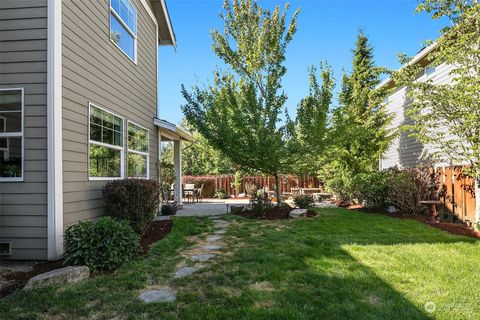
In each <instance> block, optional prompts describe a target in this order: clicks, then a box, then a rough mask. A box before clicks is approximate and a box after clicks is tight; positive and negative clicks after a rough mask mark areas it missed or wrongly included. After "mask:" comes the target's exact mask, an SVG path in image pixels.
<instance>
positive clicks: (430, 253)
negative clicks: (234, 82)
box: [0, 209, 480, 320]
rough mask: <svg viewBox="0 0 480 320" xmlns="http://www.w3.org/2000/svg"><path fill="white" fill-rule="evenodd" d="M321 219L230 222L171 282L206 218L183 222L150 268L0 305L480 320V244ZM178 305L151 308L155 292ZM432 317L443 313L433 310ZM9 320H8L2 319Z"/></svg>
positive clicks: (418, 227) (363, 217)
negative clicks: (208, 258) (197, 266)
mask: <svg viewBox="0 0 480 320" xmlns="http://www.w3.org/2000/svg"><path fill="white" fill-rule="evenodd" d="M318 212H319V213H320V214H319V216H318V217H316V218H313V219H299V220H285V221H256V220H247V219H244V218H240V217H231V216H228V217H227V216H226V217H225V218H226V219H229V220H231V221H232V224H231V225H230V227H229V229H228V233H227V235H226V238H225V239H226V242H227V248H226V249H225V251H224V253H223V255H221V256H220V257H219V258H218V259H216V260H215V262H213V263H211V264H210V265H209V267H207V268H205V269H203V270H202V271H201V272H199V273H196V274H194V275H193V276H191V277H188V278H183V279H172V274H173V272H174V269H175V266H176V265H177V264H178V263H180V262H181V261H182V258H181V257H180V255H179V254H178V253H179V252H180V251H181V250H182V249H185V248H186V247H187V246H189V245H190V244H189V240H188V239H191V238H189V237H190V236H192V235H199V234H201V233H202V232H205V231H206V230H208V229H209V228H211V227H210V222H209V220H207V219H203V220H202V219H196V218H178V219H176V220H175V225H174V228H173V230H172V232H171V233H170V234H169V235H168V236H167V237H166V238H165V239H163V240H161V241H160V242H158V243H157V244H156V245H155V247H154V248H153V249H152V250H151V252H150V254H149V256H148V258H147V259H138V260H136V261H133V262H131V263H129V264H127V265H125V266H123V267H122V268H120V269H119V270H118V271H117V272H115V273H114V274H113V275H109V276H99V277H95V278H92V279H90V280H88V281H86V282H83V283H81V284H77V285H69V286H65V287H62V288H60V287H50V288H45V289H39V290H34V291H31V292H28V293H25V292H19V293H16V294H15V295H13V296H10V297H8V298H6V299H3V300H0V318H2V317H5V319H64V318H65V319H77V318H85V319H112V318H116V319H455V320H457V319H475V318H478V317H479V315H480V304H479V301H480V290H479V289H480V278H479V274H480V242H479V241H476V240H473V239H470V238H465V237H461V236H453V235H449V234H446V233H444V232H442V231H439V230H437V229H434V228H431V227H429V226H426V225H423V224H420V223H418V222H415V221H410V220H400V219H394V218H389V217H385V216H379V215H368V214H364V213H358V212H352V211H347V210H345V209H321V210H318ZM161 285H170V286H172V287H174V288H175V289H176V290H178V296H177V301H176V302H174V303H167V304H143V303H141V302H140V301H139V300H137V299H136V297H137V295H138V292H139V291H140V290H141V289H143V288H145V287H148V286H161ZM426 304H427V307H430V308H431V307H432V306H433V307H434V310H433V311H432V309H429V308H427V309H428V311H427V310H426V308H425V305H426ZM2 319H3V318H2Z"/></svg>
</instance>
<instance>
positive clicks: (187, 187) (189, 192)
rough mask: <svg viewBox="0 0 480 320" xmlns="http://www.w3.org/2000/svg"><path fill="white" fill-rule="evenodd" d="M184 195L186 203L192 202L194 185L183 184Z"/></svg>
mask: <svg viewBox="0 0 480 320" xmlns="http://www.w3.org/2000/svg"><path fill="white" fill-rule="evenodd" d="M184 195H185V198H187V202H189V200H190V199H191V200H192V202H193V201H194V199H195V185H194V184H193V183H187V184H185V189H184Z"/></svg>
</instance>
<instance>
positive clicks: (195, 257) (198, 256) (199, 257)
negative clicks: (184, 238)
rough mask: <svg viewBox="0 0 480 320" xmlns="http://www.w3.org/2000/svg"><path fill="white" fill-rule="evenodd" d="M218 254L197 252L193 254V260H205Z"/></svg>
mask: <svg viewBox="0 0 480 320" xmlns="http://www.w3.org/2000/svg"><path fill="white" fill-rule="evenodd" d="M215 256H216V254H215V253H205V254H195V255H193V256H192V261H200V262H205V261H208V260H210V259H212V258H214V257H215Z"/></svg>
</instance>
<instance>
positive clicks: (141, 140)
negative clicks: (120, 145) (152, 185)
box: [127, 121, 150, 178]
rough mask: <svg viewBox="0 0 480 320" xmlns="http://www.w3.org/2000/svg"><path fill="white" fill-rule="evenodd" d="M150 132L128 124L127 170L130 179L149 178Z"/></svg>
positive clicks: (130, 123)
mask: <svg viewBox="0 0 480 320" xmlns="http://www.w3.org/2000/svg"><path fill="white" fill-rule="evenodd" d="M148 144H149V143H148V130H147V129H145V128H142V127H140V126H138V125H136V124H134V123H132V122H130V121H129V122H128V154H127V168H128V177H129V178H148V169H149V162H150V161H149V156H148V147H149V145H148Z"/></svg>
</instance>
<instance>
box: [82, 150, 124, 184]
mask: <svg viewBox="0 0 480 320" xmlns="http://www.w3.org/2000/svg"><path fill="white" fill-rule="evenodd" d="M121 154H122V152H121V151H120V150H115V149H110V148H106V147H101V146H97V145H94V144H90V167H89V172H90V177H102V178H119V177H121V163H122V162H121Z"/></svg>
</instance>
